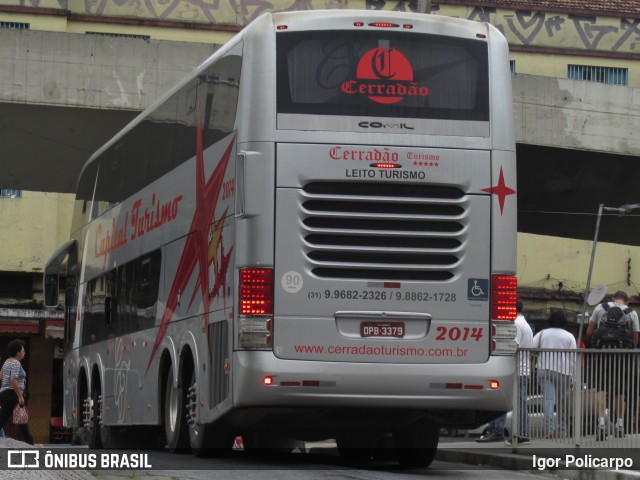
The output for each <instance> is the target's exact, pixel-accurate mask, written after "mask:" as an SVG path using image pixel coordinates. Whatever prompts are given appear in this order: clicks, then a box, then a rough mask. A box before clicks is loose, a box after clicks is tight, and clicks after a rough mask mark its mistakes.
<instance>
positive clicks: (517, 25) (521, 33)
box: [434, 6, 640, 53]
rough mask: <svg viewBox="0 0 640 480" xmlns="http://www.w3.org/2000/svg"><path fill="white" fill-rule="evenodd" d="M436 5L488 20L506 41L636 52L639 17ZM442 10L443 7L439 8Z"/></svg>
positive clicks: (639, 40)
mask: <svg viewBox="0 0 640 480" xmlns="http://www.w3.org/2000/svg"><path fill="white" fill-rule="evenodd" d="M462 9H464V10H466V12H465V13H466V15H460V10H461V8H448V7H447V8H446V9H445V8H444V6H443V7H442V9H441V8H440V7H438V6H436V7H435V10H437V12H434V13H438V14H444V15H447V16H452V17H453V16H456V17H461V18H467V19H469V20H475V21H480V22H488V23H491V24H492V25H493V26H495V27H496V28H498V30H500V31H501V32H502V33H503V34H504V35H505V37H507V40H508V41H509V44H510V45H522V46H539V47H558V46H562V48H577V49H581V50H584V49H586V50H602V51H611V52H627V53H639V52H640V18H637V19H627V18H606V17H596V16H588V15H572V14H557V13H547V12H532V11H513V10H498V9H495V8H482V7H462ZM441 10H444V11H441Z"/></svg>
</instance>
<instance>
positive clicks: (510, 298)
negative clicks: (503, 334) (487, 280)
mask: <svg viewBox="0 0 640 480" xmlns="http://www.w3.org/2000/svg"><path fill="white" fill-rule="evenodd" d="M517 289H518V279H517V278H516V277H515V276H513V275H492V276H491V319H492V320H515V318H516V315H517V312H516V301H517V297H518V295H517Z"/></svg>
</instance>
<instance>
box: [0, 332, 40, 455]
mask: <svg viewBox="0 0 640 480" xmlns="http://www.w3.org/2000/svg"><path fill="white" fill-rule="evenodd" d="M7 354H8V356H9V358H7V360H6V361H5V362H4V364H3V365H2V372H1V373H0V375H1V377H2V379H1V381H0V427H1V428H3V427H4V426H5V425H6V424H7V422H9V421H11V420H12V419H13V409H14V408H15V407H16V406H17V405H19V406H20V407H24V406H25V398H24V390H25V387H26V383H27V373H26V372H25V371H24V368H22V364H21V363H20V362H21V361H22V359H23V358H24V357H25V355H26V351H25V344H24V342H23V341H22V340H18V339H16V340H12V341H10V342H9V345H8V346H7ZM19 427H20V431H21V433H22V440H24V441H25V442H26V443H28V444H30V445H33V437H32V436H31V433H30V432H29V425H28V424H27V423H23V424H21V425H19Z"/></svg>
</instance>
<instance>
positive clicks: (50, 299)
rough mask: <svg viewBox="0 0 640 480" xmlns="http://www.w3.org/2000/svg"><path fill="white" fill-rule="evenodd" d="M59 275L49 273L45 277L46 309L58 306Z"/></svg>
mask: <svg viewBox="0 0 640 480" xmlns="http://www.w3.org/2000/svg"><path fill="white" fill-rule="evenodd" d="M58 293H59V292H58V275H57V274H52V273H48V274H45V276H44V305H45V307H57V306H58Z"/></svg>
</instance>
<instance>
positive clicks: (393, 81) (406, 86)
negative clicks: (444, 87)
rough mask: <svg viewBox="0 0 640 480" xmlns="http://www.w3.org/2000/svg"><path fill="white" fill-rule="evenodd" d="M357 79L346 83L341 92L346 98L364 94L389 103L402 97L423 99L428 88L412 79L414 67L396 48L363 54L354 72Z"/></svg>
mask: <svg viewBox="0 0 640 480" xmlns="http://www.w3.org/2000/svg"><path fill="white" fill-rule="evenodd" d="M356 77H357V79H356V80H347V81H346V82H344V83H343V84H342V87H341V88H342V91H343V92H344V93H346V94H348V95H364V96H366V97H367V98H369V100H371V101H373V102H376V103H382V104H392V103H397V102H400V101H402V100H404V98H405V97H426V96H428V95H429V89H428V88H427V87H424V86H419V85H418V84H417V83H416V82H414V79H413V68H412V67H411V64H410V63H409V60H407V57H405V56H404V55H403V54H402V53H400V52H399V51H398V50H396V49H395V48H385V47H378V48H373V49H371V50H369V51H368V52H367V53H365V54H364V55H363V56H362V58H361V59H360V62H358V68H357V71H356Z"/></svg>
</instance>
